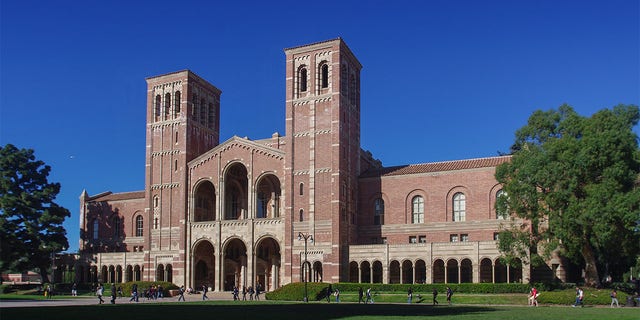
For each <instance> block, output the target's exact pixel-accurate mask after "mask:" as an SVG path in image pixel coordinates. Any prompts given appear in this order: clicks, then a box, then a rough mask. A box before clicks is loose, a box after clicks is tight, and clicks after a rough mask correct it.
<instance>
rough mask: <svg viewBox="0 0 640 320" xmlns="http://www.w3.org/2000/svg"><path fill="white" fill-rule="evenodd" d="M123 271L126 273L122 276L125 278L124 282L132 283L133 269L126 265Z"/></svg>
mask: <svg viewBox="0 0 640 320" xmlns="http://www.w3.org/2000/svg"><path fill="white" fill-rule="evenodd" d="M125 270H126V271H125V272H124V276H125V278H124V279H125V280H124V281H125V282H130V281H133V267H132V266H131V265H128V266H127V268H126V269H125Z"/></svg>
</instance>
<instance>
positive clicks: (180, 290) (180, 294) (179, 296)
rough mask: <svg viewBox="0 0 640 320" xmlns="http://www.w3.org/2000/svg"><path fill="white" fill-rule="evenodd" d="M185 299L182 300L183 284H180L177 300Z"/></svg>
mask: <svg viewBox="0 0 640 320" xmlns="http://www.w3.org/2000/svg"><path fill="white" fill-rule="evenodd" d="M180 300H182V301H185V300H184V285H181V286H180V289H179V290H178V301H180Z"/></svg>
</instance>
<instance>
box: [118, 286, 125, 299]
mask: <svg viewBox="0 0 640 320" xmlns="http://www.w3.org/2000/svg"><path fill="white" fill-rule="evenodd" d="M123 296H124V294H123V292H122V286H118V297H120V298H122V297H123Z"/></svg>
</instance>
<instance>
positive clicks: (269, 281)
mask: <svg viewBox="0 0 640 320" xmlns="http://www.w3.org/2000/svg"><path fill="white" fill-rule="evenodd" d="M255 254H256V256H255V262H256V281H257V283H256V287H257V286H258V284H260V285H261V287H262V288H264V290H266V291H271V290H275V289H277V288H279V287H280V266H281V265H280V264H281V254H280V245H279V244H278V242H277V241H276V240H275V239H273V238H270V237H268V238H264V239H262V240H260V242H259V243H258V245H257V246H256V252H255Z"/></svg>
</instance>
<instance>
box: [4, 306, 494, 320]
mask: <svg viewBox="0 0 640 320" xmlns="http://www.w3.org/2000/svg"><path fill="white" fill-rule="evenodd" d="M492 311H495V309H494V308H491V307H482V306H454V307H447V306H438V307H433V306H425V305H404V304H370V305H364V304H347V303H341V304H336V303H332V304H321V303H310V304H302V303H291V304H288V303H275V304H239V303H238V304H234V303H225V304H219V303H214V304H202V303H197V304H196V303H184V304H177V303H172V304H119V305H118V304H117V305H91V306H65V307H63V306H61V307H37V308H3V309H2V310H1V311H0V315H1V317H2V318H3V319H41V318H45V319H65V320H72V319H83V320H86V319H97V318H102V317H104V318H103V319H106V318H109V319H158V318H160V319H185V318H191V319H203V318H211V317H213V318H216V319H279V320H281V319H305V320H315V319H322V320H327V319H341V318H345V317H353V316H365V317H387V316H395V317H430V316H456V315H463V314H473V313H486V312H492ZM96 317H97V318H96Z"/></svg>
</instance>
